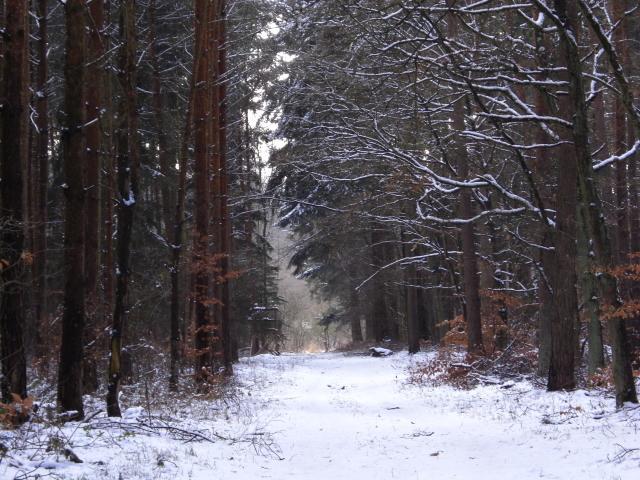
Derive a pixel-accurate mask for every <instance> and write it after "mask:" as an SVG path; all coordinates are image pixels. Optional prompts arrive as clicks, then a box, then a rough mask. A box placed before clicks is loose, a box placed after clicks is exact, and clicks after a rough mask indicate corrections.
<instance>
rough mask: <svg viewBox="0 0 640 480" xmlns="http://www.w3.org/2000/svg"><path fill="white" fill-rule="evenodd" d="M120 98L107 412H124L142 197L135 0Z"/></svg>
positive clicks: (124, 32) (124, 26)
mask: <svg viewBox="0 0 640 480" xmlns="http://www.w3.org/2000/svg"><path fill="white" fill-rule="evenodd" d="M120 38H121V42H122V44H121V46H120V86H121V89H122V98H121V100H120V106H119V115H118V120H119V122H121V123H120V125H118V131H117V139H116V141H117V149H118V194H119V197H118V205H117V220H118V236H117V246H116V248H117V262H118V268H117V272H116V296H115V306H114V310H113V321H112V327H111V349H110V353H111V357H110V362H109V378H108V387H107V414H108V415H109V416H110V417H119V416H120V405H119V401H118V392H119V389H120V380H121V376H122V337H123V331H124V327H125V317H126V313H127V309H126V301H127V292H128V289H129V275H130V257H131V234H132V230H133V222H134V216H133V215H134V207H135V204H136V202H137V201H138V198H139V197H138V169H139V163H140V159H139V153H138V139H137V134H138V113H137V99H136V63H135V62H136V58H135V54H136V38H135V2H134V1H133V0H123V2H122V4H121V6H120Z"/></svg>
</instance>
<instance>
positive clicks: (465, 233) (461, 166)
mask: <svg viewBox="0 0 640 480" xmlns="http://www.w3.org/2000/svg"><path fill="white" fill-rule="evenodd" d="M457 22H458V19H457V18H456V17H455V15H450V16H449V18H448V24H447V25H448V34H449V38H456V37H457V35H458V25H457ZM465 100H466V97H461V98H458V99H457V100H456V101H455V103H454V104H453V116H452V121H453V130H454V131H455V132H458V133H460V132H463V131H464V130H466V128H465V120H464V109H465ZM454 154H455V157H456V162H457V168H458V177H459V178H460V179H461V181H465V180H467V179H468V177H469V155H468V152H467V146H466V144H465V141H464V140H463V139H462V137H461V136H460V135H457V136H456V139H455V144H454ZM460 217H461V218H463V219H468V218H471V217H473V206H472V204H471V191H470V190H469V189H468V188H462V189H461V190H460ZM460 236H461V238H462V258H463V261H462V264H463V279H464V317H465V320H466V328H467V348H468V350H469V352H477V351H482V350H483V344H482V319H481V308H482V306H481V304H480V276H479V275H478V258H477V253H476V244H475V228H474V225H473V223H471V222H467V223H464V224H463V225H462V227H461V229H460Z"/></svg>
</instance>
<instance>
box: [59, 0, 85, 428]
mask: <svg viewBox="0 0 640 480" xmlns="http://www.w3.org/2000/svg"><path fill="white" fill-rule="evenodd" d="M64 10H65V23H66V28H67V35H66V44H65V49H66V56H65V69H64V80H65V92H64V111H65V116H64V118H65V122H64V128H63V131H62V152H63V160H64V173H65V181H66V185H65V187H64V194H65V235H64V277H65V287H64V304H63V315H62V344H61V346H60V363H59V367H58V404H59V408H60V410H61V411H63V412H66V411H75V412H77V414H76V415H75V416H76V417H80V418H81V417H83V416H84V410H83V405H82V393H83V392H82V360H83V348H82V344H83V340H84V338H83V333H84V327H85V303H84V302H85V290H84V285H85V284H84V280H85V271H84V218H85V189H84V182H83V165H85V162H86V150H85V142H84V135H83V130H82V129H83V125H84V123H85V102H84V79H85V52H84V48H85V21H84V20H85V4H84V2H83V1H82V0H69V1H67V3H65V7H64Z"/></svg>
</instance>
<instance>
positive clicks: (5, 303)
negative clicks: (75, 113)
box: [0, 0, 29, 401]
mask: <svg viewBox="0 0 640 480" xmlns="http://www.w3.org/2000/svg"><path fill="white" fill-rule="evenodd" d="M4 12H5V21H6V25H5V31H4V32H3V37H4V38H3V43H4V62H3V72H2V74H3V77H4V78H3V92H2V93H3V97H4V99H3V106H2V113H1V115H2V149H1V150H2V153H1V157H0V159H1V161H2V164H1V165H0V168H1V177H2V182H0V198H1V203H0V208H1V210H0V249H1V250H0V275H1V276H2V283H3V289H2V293H1V294H2V297H1V304H0V337H1V340H0V342H1V343H0V347H1V348H0V359H1V362H2V380H1V386H2V398H3V400H4V401H10V400H11V396H10V394H11V393H15V394H18V395H20V396H23V397H24V396H26V394H27V372H26V360H25V352H24V339H23V331H22V326H23V323H24V309H23V305H22V301H23V296H24V295H25V291H24V271H25V264H24V260H25V258H24V256H23V249H24V241H25V238H24V230H23V222H24V211H23V197H24V195H23V193H24V192H23V181H24V179H23V177H24V175H23V168H24V165H25V163H26V159H27V155H28V126H27V113H28V108H29V105H28V97H27V91H28V84H29V76H28V75H27V74H26V69H27V65H28V63H29V59H28V56H27V42H28V38H29V27H28V23H27V2H26V1H24V0H8V1H7V2H6V3H5V11H4Z"/></svg>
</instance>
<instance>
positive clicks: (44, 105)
mask: <svg viewBox="0 0 640 480" xmlns="http://www.w3.org/2000/svg"><path fill="white" fill-rule="evenodd" d="M47 7H48V1H47V0H38V2H37V17H38V43H37V46H36V51H37V58H38V69H37V72H36V95H35V109H36V128H37V138H36V142H35V143H36V145H35V158H36V166H37V178H35V179H33V181H34V184H35V188H34V190H35V208H34V215H33V221H34V225H33V230H34V232H33V253H34V261H33V280H34V295H33V298H34V314H35V320H36V329H37V331H36V355H37V356H38V357H39V358H42V357H43V356H44V355H45V353H46V347H45V337H46V330H47V219H48V215H47V188H48V184H49V92H48V88H47V82H48V80H49V78H48V77H49V72H48V60H47V48H48V47H47V45H48V38H47V24H48V18H47V13H48V11H47V10H48V8H47Z"/></svg>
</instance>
